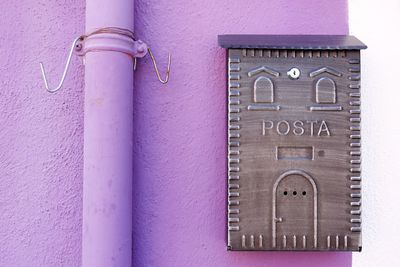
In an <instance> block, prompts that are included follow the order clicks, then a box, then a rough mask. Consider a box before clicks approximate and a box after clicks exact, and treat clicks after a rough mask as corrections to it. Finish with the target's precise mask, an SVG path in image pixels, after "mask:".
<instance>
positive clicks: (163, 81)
mask: <svg viewBox="0 0 400 267" xmlns="http://www.w3.org/2000/svg"><path fill="white" fill-rule="evenodd" d="M147 50H148V51H149V55H150V57H151V61H153V65H154V69H155V71H156V74H157V78H158V80H159V81H160V82H161V83H162V84H166V83H167V82H168V80H169V72H170V70H171V54H170V53H168V65H167V71H166V73H165V79H162V78H161V76H160V72H159V70H158V67H157V62H156V59H155V58H154V55H153V53H152V52H151V49H150V47H148V48H147Z"/></svg>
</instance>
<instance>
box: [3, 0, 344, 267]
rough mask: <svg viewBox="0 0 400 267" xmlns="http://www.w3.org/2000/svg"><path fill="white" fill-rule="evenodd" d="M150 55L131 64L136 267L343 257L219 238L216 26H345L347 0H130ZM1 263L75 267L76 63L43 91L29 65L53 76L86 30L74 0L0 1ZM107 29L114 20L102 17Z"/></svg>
mask: <svg viewBox="0 0 400 267" xmlns="http://www.w3.org/2000/svg"><path fill="white" fill-rule="evenodd" d="M136 3H137V10H136V14H135V20H136V21H135V26H136V34H137V36H138V37H140V38H142V39H143V40H146V41H147V42H148V43H149V44H150V46H151V47H152V48H153V50H154V53H155V56H156V57H157V59H158V60H159V64H160V67H161V68H163V67H164V64H165V63H166V54H167V52H168V51H170V52H171V53H172V54H173V67H172V73H171V80H170V83H169V84H168V85H167V86H162V85H161V84H159V83H158V81H157V80H156V78H155V75H154V72H153V70H152V67H151V65H150V64H151V62H150V60H149V59H145V60H141V61H140V62H139V65H138V68H139V69H138V71H137V73H136V78H135V79H136V80H135V82H136V84H135V85H136V90H135V93H134V94H135V107H134V114H133V120H134V125H135V133H134V137H133V140H134V153H135V160H134V218H133V220H134V229H133V238H134V253H133V262H134V266H160V267H164V266H166V267H168V266H174V267H180V266H218V267H220V266H221V267H223V266H307V267H310V266H350V265H351V254H349V253H235V252H231V253H229V252H227V251H226V242H225V209H226V206H225V176H226V172H225V171H226V168H225V158H226V156H225V151H226V148H225V143H226V137H225V135H226V134H225V131H226V127H225V111H226V105H225V92H226V91H225V90H226V88H225V51H224V50H223V49H221V48H219V47H218V45H217V37H216V36H217V35H218V34H223V33H287V34H291V33H303V34H304V33H315V34H316V33H319V34H345V33H347V6H346V1H345V0H336V1H328V0H325V1H320V0H302V1H291V0H275V1H264V0H263V1H261V0H256V1H253V2H251V4H250V3H249V2H247V1H227V0H223V1H212V0H205V1H183V0H174V1H159V0H136ZM0 10H1V11H2V16H1V19H0V21H1V23H0V32H1V34H0V41H1V42H0V58H1V79H0V83H1V91H0V94H1V97H0V105H1V108H0V111H1V116H0V121H1V124H0V125H1V128H0V136H1V138H0V165H1V168H0V179H1V180H0V225H1V227H0V244H1V246H0V266H79V265H80V259H81V256H80V255H81V214H82V212H81V210H82V208H81V200H82V195H81V192H82V191H81V187H82V148H83V138H82V136H83V135H82V132H83V115H82V113H83V94H82V91H83V68H82V65H81V64H80V60H79V59H77V58H74V59H73V65H72V68H71V71H70V73H69V75H68V77H67V80H66V84H65V86H64V88H63V90H62V91H61V92H59V93H58V94H53V95H50V94H48V93H47V92H45V91H44V90H43V84H42V81H41V77H40V70H39V66H38V62H39V61H40V60H43V61H44V63H45V66H47V69H48V72H49V75H50V76H49V78H50V82H51V84H56V83H57V82H58V79H59V76H60V74H61V72H62V68H63V64H64V60H65V56H66V53H67V51H66V49H67V48H69V45H70V42H71V41H72V39H73V37H75V36H77V35H78V34H81V33H82V32H83V29H84V1H82V0H69V1H44V0H40V1H29V0H24V1H18V2H17V1H11V0H5V1H1V2H0ZM110 26H112V25H110Z"/></svg>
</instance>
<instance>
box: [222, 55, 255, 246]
mask: <svg viewBox="0 0 400 267" xmlns="http://www.w3.org/2000/svg"><path fill="white" fill-rule="evenodd" d="M228 60H229V62H228V83H229V84H228V231H239V230H240V226H239V223H240V218H239V213H240V210H239V205H240V199H239V198H240V192H239V188H240V185H239V179H240V176H239V173H240V167H239V162H240V124H239V122H240V119H241V118H240V113H241V109H240V104H241V102H240V95H241V92H240V87H241V84H240V80H241V76H240V74H239V72H240V70H241V68H240V58H239V57H231V56H229V59H228ZM253 241H254V237H253ZM253 243H254V242H253ZM242 246H246V237H245V236H244V235H243V236H242Z"/></svg>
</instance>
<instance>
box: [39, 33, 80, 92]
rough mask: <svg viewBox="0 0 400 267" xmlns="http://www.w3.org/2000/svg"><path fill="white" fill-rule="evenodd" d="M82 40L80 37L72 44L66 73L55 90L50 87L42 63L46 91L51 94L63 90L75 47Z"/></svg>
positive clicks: (66, 64) (65, 68)
mask: <svg viewBox="0 0 400 267" xmlns="http://www.w3.org/2000/svg"><path fill="white" fill-rule="evenodd" d="M81 38H82V37H81V36H79V37H78V38H76V39H75V40H74V41H73V42H72V45H71V49H70V50H69V53H68V58H67V61H66V63H65V67H64V72H63V74H62V76H61V80H60V82H59V83H58V85H57V87H54V88H50V87H49V82H48V81H47V77H46V72H45V70H44V66H43V63H42V62H40V69H41V71H42V77H43V81H44V85H45V87H46V90H47V91H49V92H50V93H54V92H57V91H58V90H59V89H60V88H61V86H62V85H63V83H64V80H65V76H66V75H67V72H68V68H69V65H70V64H71V58H72V54H73V52H74V49H75V46H76V45H77V42H78V41H79V40H80V39H81Z"/></svg>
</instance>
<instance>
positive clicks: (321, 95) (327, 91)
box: [315, 77, 336, 104]
mask: <svg viewBox="0 0 400 267" xmlns="http://www.w3.org/2000/svg"><path fill="white" fill-rule="evenodd" d="M315 101H316V102H317V103H321V104H334V103H336V83H335V82H334V81H333V80H332V79H331V78H328V77H322V78H320V79H319V80H318V81H317V82H316V83H315Z"/></svg>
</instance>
